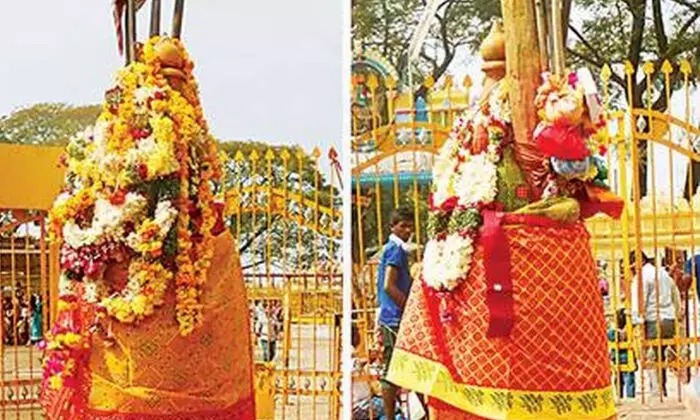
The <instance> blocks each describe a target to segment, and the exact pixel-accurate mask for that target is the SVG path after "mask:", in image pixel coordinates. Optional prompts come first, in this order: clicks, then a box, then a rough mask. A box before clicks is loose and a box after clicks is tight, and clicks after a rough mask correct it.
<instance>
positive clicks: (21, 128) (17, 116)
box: [0, 103, 102, 145]
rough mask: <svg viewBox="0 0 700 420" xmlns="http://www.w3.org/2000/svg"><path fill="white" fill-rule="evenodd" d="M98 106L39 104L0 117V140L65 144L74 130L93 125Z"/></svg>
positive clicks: (98, 112) (99, 109)
mask: <svg viewBox="0 0 700 420" xmlns="http://www.w3.org/2000/svg"><path fill="white" fill-rule="evenodd" d="M101 109H102V107H101V106H100V105H86V106H74V105H68V104H63V103H40V104H36V105H32V106H29V107H26V108H22V109H19V110H17V111H15V112H13V113H11V114H10V115H6V116H3V117H0V142H4V143H20V144H43V145H56V144H66V143H67V142H68V140H69V139H70V137H71V136H72V135H73V134H75V133H76V132H78V131H80V130H83V129H85V128H86V127H88V126H89V125H91V124H93V123H94V122H95V120H96V119H97V116H98V115H99V114H100V111H101Z"/></svg>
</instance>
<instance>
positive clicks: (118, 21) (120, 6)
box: [112, 0, 146, 55]
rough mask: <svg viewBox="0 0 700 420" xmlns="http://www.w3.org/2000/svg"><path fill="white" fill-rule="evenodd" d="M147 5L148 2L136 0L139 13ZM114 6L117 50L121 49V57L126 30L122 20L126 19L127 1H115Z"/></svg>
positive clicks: (113, 15) (113, 14)
mask: <svg viewBox="0 0 700 420" xmlns="http://www.w3.org/2000/svg"><path fill="white" fill-rule="evenodd" d="M145 3H146V0H136V10H137V11H138V10H139V9H140V8H141V7H142V6H143V5H144V4H145ZM112 5H113V7H112V17H113V18H114V27H115V29H116V30H117V48H118V49H119V55H124V29H123V27H122V18H123V17H124V10H125V9H126V0H113V1H112Z"/></svg>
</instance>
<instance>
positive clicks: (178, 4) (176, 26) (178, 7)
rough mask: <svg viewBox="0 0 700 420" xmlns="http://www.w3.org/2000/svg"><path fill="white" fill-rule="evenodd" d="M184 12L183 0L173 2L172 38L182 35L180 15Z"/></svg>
mask: <svg viewBox="0 0 700 420" xmlns="http://www.w3.org/2000/svg"><path fill="white" fill-rule="evenodd" d="M184 10H185V0H175V12H174V13H173V38H178V39H179V38H180V36H181V35H182V17H183V16H182V15H183V12H184Z"/></svg>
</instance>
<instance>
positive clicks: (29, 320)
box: [2, 285, 43, 345]
mask: <svg viewBox="0 0 700 420" xmlns="http://www.w3.org/2000/svg"><path fill="white" fill-rule="evenodd" d="M4 292H8V290H5V291H4ZM42 306H43V304H42V300H41V296H40V295H39V294H37V293H32V294H27V292H26V289H25V288H23V287H21V285H15V287H14V289H11V290H9V293H4V296H3V297H2V315H3V324H2V342H3V343H4V344H5V345H33V344H36V343H38V342H39V341H41V340H42V339H43V319H42Z"/></svg>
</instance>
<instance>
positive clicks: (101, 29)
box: [0, 0, 344, 155]
mask: <svg viewBox="0 0 700 420" xmlns="http://www.w3.org/2000/svg"><path fill="white" fill-rule="evenodd" d="M4 3H7V4H5V5H4V6H3V10H2V13H0V56H1V57H2V65H1V66H0V115H7V114H9V113H11V112H12V111H13V110H14V109H17V108H18V107H24V106H29V105H32V104H34V103H38V102H66V103H71V104H76V105H82V104H93V103H99V102H101V100H102V96H103V92H104V90H105V89H106V88H108V87H109V85H110V84H111V80H112V77H113V75H114V72H115V71H116V70H117V69H118V68H119V67H120V66H122V65H123V58H122V57H120V56H119V55H118V52H117V42H116V35H115V30H114V25H113V20H112V8H111V3H112V2H111V0H110V1H108V0H102V1H94V0H90V1H85V0H31V1H13V2H4ZM173 3H174V2H173V1H172V0H171V1H168V0H163V2H162V4H163V5H162V11H163V14H162V16H163V20H162V24H161V29H162V30H163V31H168V32H169V31H170V21H171V17H172V10H173ZM343 3H344V2H341V1H335V0H303V1H294V2H291V1H287V0H257V1H245V2H244V1H230V0H196V1H195V0H190V1H187V2H186V3H185V18H184V23H183V35H182V39H183V41H184V42H185V45H186V46H187V48H188V50H189V53H190V55H191V57H192V58H193V59H194V61H195V66H196V67H195V76H196V78H197V80H198V83H199V87H200V93H201V99H202V103H203V106H204V112H205V115H206V116H207V118H208V120H209V123H210V126H211V128H212V131H213V134H214V135H215V136H216V137H218V138H220V139H223V140H248V139H252V140H259V141H267V142H270V143H273V144H301V145H302V146H303V147H304V148H305V149H307V150H309V151H310V150H311V149H312V148H313V147H315V146H319V147H320V148H321V150H322V151H325V150H327V149H328V147H329V145H331V144H332V145H334V146H335V147H336V148H338V149H340V143H341V135H342V128H341V125H342V118H343V115H342V108H341V105H342V103H341V95H342V93H343V90H342V86H341V84H342V83H341V80H342V71H343V69H344V65H343V51H342V37H343V36H344V33H343V25H342V5H343ZM149 14H150V2H147V3H146V6H145V8H144V9H142V10H141V12H140V15H139V27H138V30H139V33H140V34H141V36H140V37H139V39H140V40H144V39H145V37H144V35H146V34H147V32H148V17H149ZM324 155H325V152H324Z"/></svg>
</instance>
